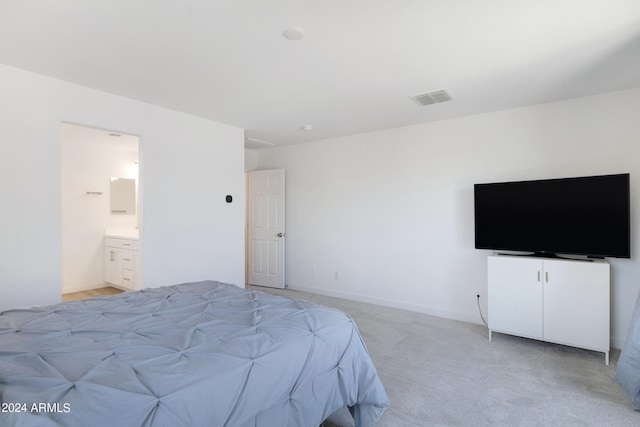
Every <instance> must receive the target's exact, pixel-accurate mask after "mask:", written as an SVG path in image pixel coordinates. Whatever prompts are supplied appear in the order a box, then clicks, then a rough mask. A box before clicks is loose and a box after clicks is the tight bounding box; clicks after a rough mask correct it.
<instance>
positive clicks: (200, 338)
mask: <svg viewBox="0 0 640 427" xmlns="http://www.w3.org/2000/svg"><path fill="white" fill-rule="evenodd" d="M0 402H1V405H2V408H0V425H2V426H34V425H37V426H60V425H62V426H86V425H91V426H172V427H175V426H216V427H217V426H220V427H222V426H227V427H232V426H252V427H255V426H301V427H306V426H318V425H320V423H321V422H322V421H323V420H324V419H325V418H326V417H328V416H329V415H330V414H332V413H333V412H334V411H336V410H338V409H340V408H342V407H345V406H349V407H351V409H352V414H353V416H354V420H355V424H356V426H371V425H373V424H375V422H376V421H377V420H378V419H379V417H380V415H381V414H382V413H383V412H384V410H385V409H386V408H387V407H388V406H389V402H388V399H387V395H386V393H385V390H384V388H383V386H382V384H381V382H380V380H379V378H378V375H377V373H376V370H375V368H374V366H373V364H372V362H371V360H370V358H369V355H368V353H367V350H366V348H365V345H364V343H363V341H362V338H361V337H360V334H359V332H358V330H357V328H356V326H355V324H354V322H353V320H352V319H351V318H350V317H349V316H347V315H346V314H344V313H342V312H340V311H338V310H335V309H331V308H326V307H322V306H319V305H316V304H313V303H309V302H306V301H302V300H290V299H287V298H282V297H277V296H273V295H270V294H267V293H263V292H255V291H250V290H244V289H240V288H238V287H235V286H232V285H226V284H220V283H218V282H199V283H190V284H183V285H177V286H168V287H163V288H157V289H145V290H143V291H140V292H131V293H124V294H120V295H117V296H112V297H103V298H96V299H92V300H87V301H74V302H67V303H61V304H56V305H52V306H47V307H41V308H33V309H28V310H10V311H6V312H3V313H0Z"/></svg>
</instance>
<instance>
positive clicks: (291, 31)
mask: <svg viewBox="0 0 640 427" xmlns="http://www.w3.org/2000/svg"><path fill="white" fill-rule="evenodd" d="M282 35H283V36H284V37H285V38H287V39H289V40H302V39H303V38H304V30H303V29H302V28H300V27H289V28H287V29H286V30H284V31H283V32H282Z"/></svg>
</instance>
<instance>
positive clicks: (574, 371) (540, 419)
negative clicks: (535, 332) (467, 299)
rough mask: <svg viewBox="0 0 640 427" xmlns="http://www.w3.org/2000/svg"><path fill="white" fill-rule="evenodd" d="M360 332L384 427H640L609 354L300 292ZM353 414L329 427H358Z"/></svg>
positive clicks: (343, 413)
mask: <svg viewBox="0 0 640 427" xmlns="http://www.w3.org/2000/svg"><path fill="white" fill-rule="evenodd" d="M250 288H252V289H257V290H261V291H265V292H271V293H275V294H278V295H283V296H286V297H289V298H301V299H306V300H309V301H313V302H316V303H318V304H323V305H326V306H330V307H335V308H338V309H340V310H342V311H344V312H345V313H347V314H349V315H350V316H351V317H352V318H353V319H354V320H355V322H356V324H357V325H358V329H359V330H360V333H361V334H362V336H363V338H364V340H365V343H366V345H367V347H368V349H369V353H370V355H371V358H372V360H373V362H374V364H375V365H376V368H377V370H378V374H379V375H380V378H381V379H382V382H383V384H384V386H385V388H386V390H387V394H388V395H389V400H390V401H391V407H390V408H389V409H388V410H387V411H386V412H385V413H384V414H383V416H382V418H381V419H380V422H379V423H378V424H377V426H376V427H400V426H411V427H414V426H510V427H511V426H562V427H566V426H640V413H638V412H635V411H633V409H632V407H631V400H630V399H629V398H628V397H627V395H626V394H625V393H624V392H623V391H622V389H621V388H620V387H619V386H618V384H617V383H616V382H615V379H614V375H615V368H616V362H617V359H618V356H619V351H616V350H613V351H612V352H611V364H610V365H609V366H606V365H605V363H604V355H603V353H597V352H592V351H588V350H581V349H577V348H572V347H567V346H562V345H556V344H550V343H545V342H541V341H535V340H529V339H525V338H519V337H513V336H509V335H503V334H498V333H494V334H493V340H492V341H491V342H490V341H489V340H488V331H487V328H486V327H484V326H482V325H477V324H470V323H464V322H458V321H455V320H448V319H442V318H438V317H433V316H428V315H424V314H420V313H415V312H411V311H404V310H398V309H393V308H388V307H381V306H377V305H371V304H364V303H360V302H355V301H348V300H344V299H339V298H331V297H327V296H321V295H312V294H308V293H303V292H297V291H293V290H288V289H285V290H280V289H271V288H262V287H257V286H255V287H254V286H250ZM350 426H353V420H352V419H351V416H350V415H349V413H348V412H347V410H346V409H343V410H340V411H338V412H336V413H335V414H333V415H332V416H331V417H330V418H329V419H328V420H327V421H325V423H324V427H350Z"/></svg>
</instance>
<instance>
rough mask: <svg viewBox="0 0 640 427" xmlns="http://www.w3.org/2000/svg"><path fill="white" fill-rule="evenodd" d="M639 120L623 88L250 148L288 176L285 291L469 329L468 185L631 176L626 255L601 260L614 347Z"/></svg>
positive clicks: (627, 275) (637, 265) (621, 319)
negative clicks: (608, 274) (608, 282)
mask: <svg viewBox="0 0 640 427" xmlns="http://www.w3.org/2000/svg"><path fill="white" fill-rule="evenodd" d="M429 108H437V106H435V107H429ZM638 111H640V90H631V91H624V92H617V93H610V94H605V95H601V96H594V97H588V98H581V99H573V100H568V101H564V102H558V103H553V104H546V105H539V106H534V107H528V108H520V109H513V110H507V111H500V112H495V113H490V114H483V115H477V116H471V117H465V118H460V119H455V120H446V121H440V122H434V123H428V124H423V125H418V126H410V127H403V128H397V129H388V130H383V131H379V132H373V133H367V134H359V135H353V136H349V137H344V138H337V139H332V140H325V141H320V142H315V143H308V144H302V145H297V146H288V147H283V148H274V149H269V150H261V151H258V165H259V168H261V169H267V168H285V169H286V172H287V212H286V215H287V254H286V262H287V266H286V282H287V284H288V285H289V286H290V287H291V288H294V289H301V290H307V291H311V292H316V293H324V294H329V295H335V296H342V297H347V298H352V299H357V300H363V301H369V302H373V303H379V304H383V305H389V306H395V307H400V308H407V309H411V310H416V311H420V312H425V313H429V314H434V315H438V316H443V317H448V318H453V319H459V320H464V321H471V322H480V318H479V315H478V310H477V307H476V298H475V295H476V292H477V291H480V293H481V294H482V305H483V308H484V310H485V313H486V289H487V280H486V256H487V255H488V253H489V252H488V251H482V250H476V249H474V235H473V233H474V231H473V230H474V226H473V184H474V183H480V182H493V181H507V180H520V179H542V178H552V177H568V176H579V175H595V174H609V173H623V172H630V173H631V186H632V216H633V218H632V257H633V258H632V259H631V260H622V259H621V260H618V259H613V260H611V264H612V289H611V309H612V343H613V345H614V346H616V347H620V346H621V345H622V343H623V342H624V339H625V337H626V333H627V328H628V325H629V322H630V317H631V313H632V310H633V306H634V302H635V299H636V296H637V294H638V290H639V288H640V257H639V256H638V253H637V251H638V250H640V246H638V242H639V240H640V230H639V229H638V226H637V225H638V221H637V217H638V212H640V209H639V207H638V203H639V202H640V162H639V161H638V159H640V144H638V138H639V137H640V120H638ZM425 114H426V112H425ZM336 273H338V277H339V279H338V280H336Z"/></svg>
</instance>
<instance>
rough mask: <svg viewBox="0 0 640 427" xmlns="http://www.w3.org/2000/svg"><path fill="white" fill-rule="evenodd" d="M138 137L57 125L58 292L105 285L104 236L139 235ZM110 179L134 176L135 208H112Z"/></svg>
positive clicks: (71, 125) (84, 127)
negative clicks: (114, 233)
mask: <svg viewBox="0 0 640 427" xmlns="http://www.w3.org/2000/svg"><path fill="white" fill-rule="evenodd" d="M138 150H139V138H138V137H137V136H135V135H127V134H124V133H121V132H117V131H111V130H104V129H96V128H92V127H87V126H81V125H76V124H70V123H62V124H61V168H60V169H61V197H62V203H61V205H62V293H63V294H68V293H73V292H80V291H86V290H91V289H97V288H102V287H105V286H107V285H106V283H105V267H104V263H105V260H104V241H105V239H104V236H105V233H106V232H107V231H108V230H114V229H116V230H123V231H127V232H131V233H136V234H137V233H138V228H139V214H138V213H139V211H140V206H139V197H138V189H139V171H138ZM114 178H126V179H127V180H134V181H135V186H134V190H133V191H134V196H133V197H134V198H135V206H134V208H133V209H130V210H128V211H121V210H119V211H115V210H112V207H111V188H112V185H111V183H112V180H113V179H114Z"/></svg>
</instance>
